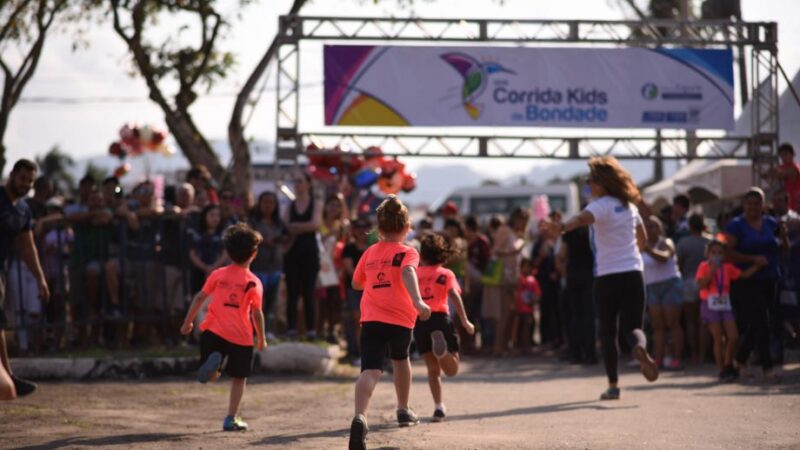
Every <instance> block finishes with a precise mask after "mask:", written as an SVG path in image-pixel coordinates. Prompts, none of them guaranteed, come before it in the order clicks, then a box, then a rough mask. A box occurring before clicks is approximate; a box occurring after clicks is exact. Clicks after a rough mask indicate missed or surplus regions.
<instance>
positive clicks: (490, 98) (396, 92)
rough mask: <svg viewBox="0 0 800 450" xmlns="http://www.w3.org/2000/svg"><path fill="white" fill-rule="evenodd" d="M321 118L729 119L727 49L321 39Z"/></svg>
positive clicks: (525, 123)
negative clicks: (372, 43) (384, 43)
mask: <svg viewBox="0 0 800 450" xmlns="http://www.w3.org/2000/svg"><path fill="white" fill-rule="evenodd" d="M324 59H325V124H326V125H345V126H428V127H432V126H435V127H438V126H492V127H496V126H503V127H506V126H515V127H580V128H587V127H594V128H681V129H698V128H705V129H726V130H730V129H732V128H733V102H734V97H733V55H732V52H731V51H730V50H706V49H691V48H669V49H668V48H654V49H648V48H620V49H616V48H594V49H592V48H524V47H517V48H514V47H428V46H351V45H327V46H325V51H324Z"/></svg>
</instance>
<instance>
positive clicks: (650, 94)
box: [642, 83, 658, 100]
mask: <svg viewBox="0 0 800 450" xmlns="http://www.w3.org/2000/svg"><path fill="white" fill-rule="evenodd" d="M642 98H644V99H645V100H655V99H657V98H658V86H656V85H655V84H653V83H645V84H644V86H642Z"/></svg>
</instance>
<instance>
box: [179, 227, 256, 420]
mask: <svg viewBox="0 0 800 450" xmlns="http://www.w3.org/2000/svg"><path fill="white" fill-rule="evenodd" d="M223 242H224V243H225V251H226V252H227V253H228V257H230V259H231V260H232V261H233V263H232V264H230V265H228V266H225V267H222V268H219V269H217V270H214V271H213V272H211V274H210V275H209V276H208V279H207V280H206V282H205V284H204V285H203V289H202V290H201V291H200V292H198V293H197V295H196V296H195V297H194V301H193V302H192V305H191V307H190V308H189V312H188V313H187V314H186V319H185V320H184V321H183V326H182V327H181V333H183V334H189V333H191V332H192V328H193V327H194V325H193V323H194V319H195V317H196V316H197V313H198V312H199V311H200V308H201V307H202V306H203V304H204V303H205V302H206V300H207V299H209V298H211V304H210V305H209V306H208V314H207V315H206V318H205V320H203V322H202V323H201V324H200V329H201V330H203V334H202V335H201V336H200V361H201V366H200V369H199V370H198V372H197V381H199V382H201V383H207V382H208V381H216V380H217V379H218V378H219V377H220V375H221V370H222V361H223V359H225V358H227V363H226V365H225V373H226V374H228V376H229V377H231V394H230V402H229V404H228V415H227V417H225V421H224V422H223V424H222V429H223V430H224V431H244V430H247V423H245V422H244V421H243V420H242V418H241V417H239V405H240V404H241V401H242V396H243V395H244V386H245V383H246V382H247V377H249V376H250V371H251V370H252V366H253V325H252V324H253V322H255V325H256V330H255V332H256V335H257V344H256V345H257V348H258V350H262V349H265V348H267V341H266V339H265V338H264V314H263V312H262V311H261V297H262V290H263V288H262V286H261V281H259V279H258V277H256V276H255V275H254V274H253V273H252V272H250V263H252V262H253V260H254V259H255V257H256V253H257V252H258V246H259V244H261V235H260V234H259V233H258V232H257V231H254V230H253V229H252V228H250V226H248V225H246V224H243V223H240V224H236V225H233V226H230V227H228V229H227V230H225V234H224V236H223Z"/></svg>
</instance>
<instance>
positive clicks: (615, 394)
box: [600, 387, 619, 400]
mask: <svg viewBox="0 0 800 450" xmlns="http://www.w3.org/2000/svg"><path fill="white" fill-rule="evenodd" d="M600 400H619V388H618V387H610V388H608V389H606V390H605V392H603V393H602V394H600Z"/></svg>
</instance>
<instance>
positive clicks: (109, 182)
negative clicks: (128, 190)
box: [101, 177, 124, 211]
mask: <svg viewBox="0 0 800 450" xmlns="http://www.w3.org/2000/svg"><path fill="white" fill-rule="evenodd" d="M101 187H102V191H103V199H104V200H105V202H106V206H107V207H108V208H110V209H111V210H112V211H116V209H117V208H118V207H119V206H120V201H121V200H122V198H123V197H124V195H123V192H122V186H120V185H119V178H117V177H107V178H106V179H105V180H103V183H102V185H101Z"/></svg>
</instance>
